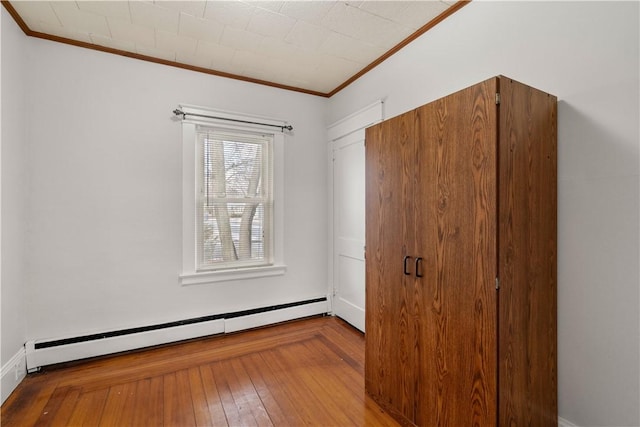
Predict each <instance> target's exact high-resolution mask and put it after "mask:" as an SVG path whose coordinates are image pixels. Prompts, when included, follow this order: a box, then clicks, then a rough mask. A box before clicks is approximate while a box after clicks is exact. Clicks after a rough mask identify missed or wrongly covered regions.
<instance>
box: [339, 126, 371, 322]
mask: <svg viewBox="0 0 640 427" xmlns="http://www.w3.org/2000/svg"><path fill="white" fill-rule="evenodd" d="M364 174H365V170H364V130H359V131H356V132H354V133H352V134H350V135H348V136H345V137H343V138H340V139H338V140H336V141H334V143H333V284H334V296H333V311H334V314H335V315H336V316H338V317H340V318H342V319H344V320H346V321H347V322H349V323H350V324H352V325H353V326H355V327H356V328H358V329H360V330H361V331H363V332H364V308H365V307H364V306H365V275H364V272H365V265H364V245H365V242H364V218H365V215H364V213H365V211H364V209H365V207H364V190H365V188H364V181H365V175H364Z"/></svg>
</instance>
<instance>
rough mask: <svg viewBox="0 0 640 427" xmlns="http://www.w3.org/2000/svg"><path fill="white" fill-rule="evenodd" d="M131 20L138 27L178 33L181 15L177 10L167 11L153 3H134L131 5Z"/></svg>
mask: <svg viewBox="0 0 640 427" xmlns="http://www.w3.org/2000/svg"><path fill="white" fill-rule="evenodd" d="M129 8H130V10H131V20H132V22H133V23H134V24H136V25H144V26H145V27H149V28H154V29H158V30H163V31H168V32H170V33H174V34H177V33H178V22H179V17H180V14H179V13H178V12H176V11H175V10H170V9H165V8H162V7H159V6H157V5H154V4H153V3H149V2H143V1H132V2H130V3H129Z"/></svg>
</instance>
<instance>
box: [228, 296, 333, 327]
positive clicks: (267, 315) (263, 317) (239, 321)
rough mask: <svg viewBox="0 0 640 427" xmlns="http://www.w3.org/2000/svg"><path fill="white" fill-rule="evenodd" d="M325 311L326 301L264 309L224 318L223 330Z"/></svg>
mask: <svg viewBox="0 0 640 427" xmlns="http://www.w3.org/2000/svg"><path fill="white" fill-rule="evenodd" d="M327 311H328V304H327V301H321V302H315V303H312V304H305V305H299V306H296V307H289V308H285V309H282V310H274V311H266V312H264V313H258V314H251V315H248V316H240V317H234V318H232V319H225V320H224V332H225V333H230V332H236V331H242V330H245V329H251V328H257V327H259V326H266V325H272V324H274V323H280V322H285V321H287V320H294V319H301V318H303V317H309V316H314V315H316V314H324V313H327Z"/></svg>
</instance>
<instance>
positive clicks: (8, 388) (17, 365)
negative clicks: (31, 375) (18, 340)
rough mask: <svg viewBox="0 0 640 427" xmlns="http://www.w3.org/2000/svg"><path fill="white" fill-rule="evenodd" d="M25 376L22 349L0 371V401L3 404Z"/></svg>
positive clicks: (24, 358) (24, 356) (24, 355)
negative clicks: (0, 384)
mask: <svg viewBox="0 0 640 427" xmlns="http://www.w3.org/2000/svg"><path fill="white" fill-rule="evenodd" d="M26 376H27V365H26V354H25V350H24V347H23V348H21V349H20V350H19V351H18V352H17V353H16V354H15V355H13V357H12V358H11V359H9V361H8V362H7V363H5V364H4V365H2V368H1V369H0V377H1V378H2V379H1V381H2V391H1V396H0V398H1V399H0V400H2V402H1V403H4V401H5V400H7V398H8V397H9V395H10V394H11V393H12V392H13V390H15V389H16V387H18V384H20V382H21V381H22V380H23V379H24V377H26Z"/></svg>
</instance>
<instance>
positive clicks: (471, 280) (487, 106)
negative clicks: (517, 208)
mask: <svg viewBox="0 0 640 427" xmlns="http://www.w3.org/2000/svg"><path fill="white" fill-rule="evenodd" d="M496 82H497V80H496V79H495V78H494V79H491V80H488V81H486V82H483V83H480V84H478V85H475V86H473V87H471V88H468V89H465V90H462V91H460V92H457V93H455V94H453V95H450V96H447V97H445V98H442V99H440V100H437V101H434V102H432V103H430V104H427V105H425V106H423V107H421V108H419V109H418V110H417V115H418V120H417V123H418V125H417V127H418V130H417V135H419V140H418V141H417V147H418V149H417V151H416V152H417V157H416V159H417V162H418V164H417V169H416V182H417V183H418V185H416V187H415V200H416V212H417V216H416V230H418V233H419V234H418V236H419V238H418V240H417V246H416V253H419V254H421V256H422V257H423V258H424V260H423V261H422V264H423V271H422V274H423V276H424V277H423V278H422V281H421V286H422V288H421V294H420V296H421V301H420V312H421V313H422V317H421V321H420V322H418V325H419V331H418V334H419V339H418V342H419V343H420V344H419V345H420V347H419V356H418V360H419V363H418V366H419V375H418V384H419V387H418V390H417V392H416V397H417V399H418V400H419V402H420V404H419V405H418V406H417V414H416V424H418V425H422V426H469V425H477V426H489V425H495V424H496V411H497V401H496V393H497V390H496V382H497V378H496V376H497V355H496V350H497V335H496V334H497V332H496V310H497V295H496V289H495V278H496V262H497V261H496V220H497V219H496V138H497V131H496V125H497V107H496V103H495V98H496V96H495V94H496V89H497V88H496V84H497V83H496Z"/></svg>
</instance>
